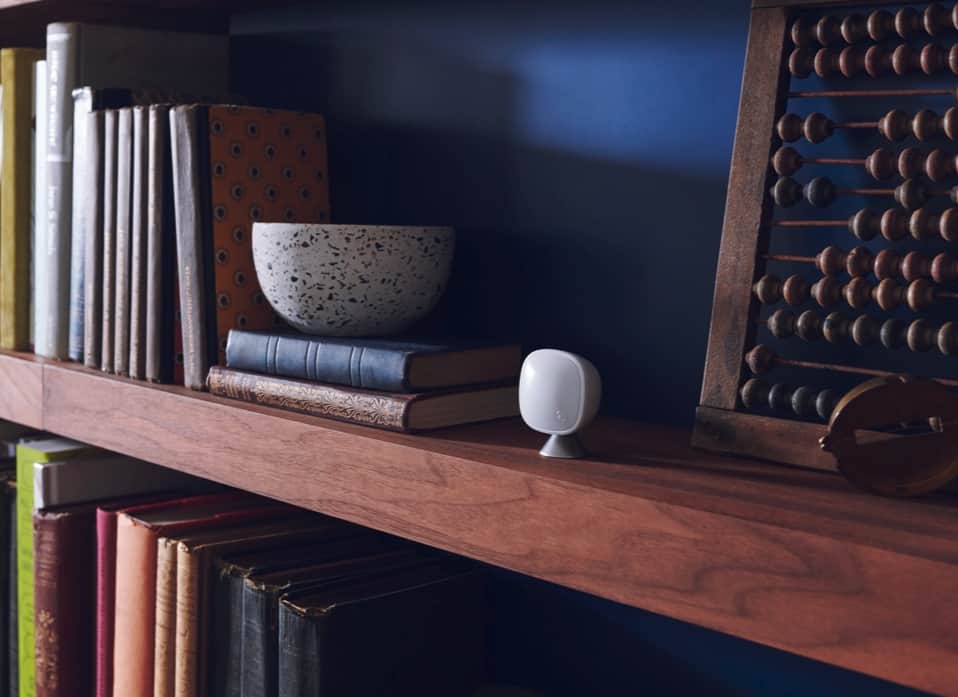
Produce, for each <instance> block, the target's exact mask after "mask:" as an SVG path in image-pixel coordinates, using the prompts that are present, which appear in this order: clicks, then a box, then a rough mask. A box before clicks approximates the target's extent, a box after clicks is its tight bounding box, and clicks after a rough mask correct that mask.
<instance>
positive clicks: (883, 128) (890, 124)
mask: <svg viewBox="0 0 958 697" xmlns="http://www.w3.org/2000/svg"><path fill="white" fill-rule="evenodd" d="M878 131H879V132H880V133H881V134H882V135H883V136H884V137H885V139H886V140H890V141H892V142H893V143H897V142H898V141H899V140H904V139H905V138H907V137H908V136H909V135H911V133H912V120H911V119H909V118H908V114H906V113H905V112H904V111H902V110H901V109H892V110H891V111H889V112H888V113H887V114H885V115H884V116H882V117H881V118H880V119H879V120H878Z"/></svg>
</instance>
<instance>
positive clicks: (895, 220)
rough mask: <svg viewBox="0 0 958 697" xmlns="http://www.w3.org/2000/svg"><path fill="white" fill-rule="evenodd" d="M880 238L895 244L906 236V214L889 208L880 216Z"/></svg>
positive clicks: (897, 209)
mask: <svg viewBox="0 0 958 697" xmlns="http://www.w3.org/2000/svg"><path fill="white" fill-rule="evenodd" d="M880 227H881V236H882V237H884V238H885V239H886V240H888V241H889V242H895V241H897V240H900V239H903V238H904V237H906V236H907V235H908V214H907V213H906V212H905V211H903V210H901V209H900V208H889V209H887V210H886V211H885V212H884V213H882V216H881V223H880Z"/></svg>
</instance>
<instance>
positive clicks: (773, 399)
mask: <svg viewBox="0 0 958 697" xmlns="http://www.w3.org/2000/svg"><path fill="white" fill-rule="evenodd" d="M768 406H769V408H770V409H774V410H775V411H782V410H784V409H791V408H792V388H791V387H789V386H788V385H785V384H783V383H781V382H776V383H775V384H774V385H772V387H771V388H770V389H769V391H768Z"/></svg>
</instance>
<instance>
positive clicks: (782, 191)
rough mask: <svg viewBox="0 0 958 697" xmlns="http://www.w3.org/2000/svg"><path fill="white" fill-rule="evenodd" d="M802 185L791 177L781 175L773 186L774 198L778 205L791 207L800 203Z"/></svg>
mask: <svg viewBox="0 0 958 697" xmlns="http://www.w3.org/2000/svg"><path fill="white" fill-rule="evenodd" d="M802 193H803V192H802V186H801V184H799V183H798V182H797V181H795V180H794V179H792V178H791V177H781V178H780V179H779V180H778V181H776V182H775V186H773V187H772V199H773V200H774V201H775V205H776V206H781V207H782V208H790V207H792V206H794V205H795V204H797V203H799V202H800V201H801V200H802V198H803V196H802Z"/></svg>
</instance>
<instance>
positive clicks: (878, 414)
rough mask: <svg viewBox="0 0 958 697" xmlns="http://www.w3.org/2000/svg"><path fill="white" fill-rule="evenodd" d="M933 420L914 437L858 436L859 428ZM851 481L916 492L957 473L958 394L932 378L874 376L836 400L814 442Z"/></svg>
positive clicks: (886, 491)
mask: <svg viewBox="0 0 958 697" xmlns="http://www.w3.org/2000/svg"><path fill="white" fill-rule="evenodd" d="M932 418H934V419H936V420H937V422H938V424H939V430H936V431H933V432H931V433H923V434H920V435H914V436H898V437H882V436H875V437H874V438H867V437H864V436H863V437H859V436H858V432H859V431H873V430H874V429H877V428H881V427H884V426H888V425H892V424H900V423H914V422H917V421H925V420H928V419H932ZM819 442H820V445H821V447H822V449H823V450H825V451H826V452H830V453H831V454H832V455H834V456H835V460H836V462H837V464H838V470H839V471H840V472H841V473H842V474H843V475H844V476H845V477H846V478H847V479H848V480H849V481H851V482H852V483H853V484H855V485H856V486H859V487H861V488H862V489H865V490H867V491H871V492H874V493H878V494H883V495H886V496H919V495H921V494H927V493H929V492H932V491H935V490H936V489H940V488H941V487H943V486H944V485H946V484H948V483H949V482H951V481H952V480H954V479H955V478H956V477H958V396H956V395H955V394H954V393H953V392H952V391H951V390H949V389H947V388H946V387H944V386H943V385H941V384H939V383H937V382H934V381H933V380H924V379H919V378H909V377H903V376H887V377H878V378H874V379H871V380H868V381H866V382H864V383H862V384H861V385H859V386H858V387H856V388H854V389H852V390H851V391H850V392H848V393H847V394H846V395H845V396H844V397H842V398H841V399H840V400H839V401H838V403H837V404H836V405H835V409H834V410H833V411H832V414H831V418H830V420H829V423H828V431H827V432H826V434H825V435H824V436H823V437H822V439H821V440H820V441H819Z"/></svg>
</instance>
